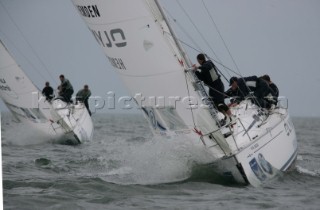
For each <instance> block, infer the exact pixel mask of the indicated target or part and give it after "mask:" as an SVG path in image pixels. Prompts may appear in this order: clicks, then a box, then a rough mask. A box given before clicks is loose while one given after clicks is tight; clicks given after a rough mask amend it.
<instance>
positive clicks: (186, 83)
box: [73, 0, 297, 186]
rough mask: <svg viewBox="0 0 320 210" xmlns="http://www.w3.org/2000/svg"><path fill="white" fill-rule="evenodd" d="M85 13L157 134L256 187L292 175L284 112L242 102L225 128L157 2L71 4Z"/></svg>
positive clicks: (78, 0) (290, 135) (86, 0)
mask: <svg viewBox="0 0 320 210" xmlns="http://www.w3.org/2000/svg"><path fill="white" fill-rule="evenodd" d="M73 3H74V5H75V7H76V8H77V10H78V11H79V13H80V15H81V16H82V18H83V19H84V21H85V22H86V24H87V26H88V27H89V29H90V31H91V32H92V33H93V35H94V37H95V39H96V40H97V42H98V43H99V45H100V46H101V47H102V48H103V50H104V52H105V54H106V56H107V58H108V60H109V61H110V63H111V64H112V65H113V67H114V68H115V69H116V70H117V72H118V74H119V75H120V77H121V79H122V80H123V82H124V84H125V85H126V86H127V87H128V90H129V91H130V93H131V96H132V97H134V99H135V100H136V102H137V104H138V105H139V106H140V107H141V108H142V110H143V111H144V113H145V116H146V117H147V118H148V119H149V122H150V125H151V128H152V130H153V132H154V134H155V135H161V136H163V137H164V138H171V137H172V136H182V137H183V138H185V139H186V140H189V141H193V142H194V145H195V146H200V147H205V148H206V149H207V151H208V152H209V153H210V154H211V155H212V163H213V164H216V165H218V167H217V168H216V170H218V171H219V172H221V173H222V174H225V175H228V176H230V177H232V178H233V179H235V180H236V181H238V182H240V183H247V184H251V185H254V186H258V185H260V184H261V183H264V182H266V181H268V180H270V179H272V178H273V177H275V175H276V174H278V172H279V171H286V170H287V169H288V168H289V167H290V166H291V165H292V164H293V163H294V160H295V159H296V156H297V140H296V135H295V131H294V127H293V124H292V122H291V120H290V117H289V113H288V110H287V108H286V107H283V106H281V103H279V105H278V106H277V107H276V108H275V109H273V110H265V109H262V108H260V107H259V106H257V105H255V104H253V103H251V100H249V99H248V100H244V101H242V102H241V103H240V104H238V105H237V106H234V107H232V113H233V115H235V116H236V124H235V125H233V126H231V125H230V124H227V125H220V123H219V121H220V119H221V117H220V115H221V114H220V113H219V112H218V111H217V110H216V109H215V108H214V107H213V105H212V104H210V102H209V101H208V95H207V93H206V90H205V88H204V87H203V85H202V83H201V82H200V81H199V80H198V79H197V77H196V76H195V75H194V73H193V72H192V71H189V69H190V68H191V66H192V63H191V62H190V60H189V58H188V57H187V55H186V53H185V52H184V50H183V48H182V46H181V44H180V42H179V40H178V39H177V38H176V36H175V34H174V32H173V30H172V28H171V26H170V24H169V22H168V20H167V19H166V16H165V14H164V12H163V9H162V7H161V5H160V3H159V2H158V1H156V0H108V1H98V0H73Z"/></svg>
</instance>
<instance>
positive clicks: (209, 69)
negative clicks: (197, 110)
mask: <svg viewBox="0 0 320 210" xmlns="http://www.w3.org/2000/svg"><path fill="white" fill-rule="evenodd" d="M197 60H198V63H199V64H200V66H198V67H195V70H196V71H195V74H196V75H197V77H198V78H199V79H200V80H201V81H203V82H204V83H205V84H206V85H207V86H208V87H209V96H210V98H211V100H212V101H213V102H214V104H215V106H216V107H217V109H218V110H219V111H220V112H222V113H223V114H225V115H228V116H229V117H231V111H230V110H229V107H228V106H227V105H226V104H225V103H224V99H225V94H224V85H223V83H222V81H221V79H220V75H219V73H218V71H217V67H216V66H215V65H214V64H213V62H212V61H210V60H206V58H205V56H204V54H199V55H198V56H197ZM197 69H199V70H200V71H197Z"/></svg>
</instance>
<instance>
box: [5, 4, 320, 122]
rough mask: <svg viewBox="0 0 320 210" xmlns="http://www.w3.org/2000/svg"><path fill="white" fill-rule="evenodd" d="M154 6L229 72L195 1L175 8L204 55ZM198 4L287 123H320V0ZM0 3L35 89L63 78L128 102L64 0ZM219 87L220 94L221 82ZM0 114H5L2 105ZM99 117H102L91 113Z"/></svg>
mask: <svg viewBox="0 0 320 210" xmlns="http://www.w3.org/2000/svg"><path fill="white" fill-rule="evenodd" d="M160 2H161V3H163V6H164V7H165V10H166V11H168V12H169V14H170V15H172V16H174V18H176V19H177V21H178V23H179V24H181V25H183V28H184V29H185V30H187V31H188V35H190V36H192V37H194V40H196V41H197V42H199V46H200V47H201V49H202V50H204V51H206V52H207V53H208V54H209V55H211V56H213V55H212V54H213V53H212V51H211V49H213V50H214V52H215V53H216V54H217V55H218V58H219V59H220V60H221V61H222V62H223V63H224V64H225V65H226V66H228V67H230V68H232V69H236V67H235V65H234V63H233V62H232V60H231V59H230V56H229V55H228V53H227V51H226V49H225V48H224V46H223V42H222V40H221V39H220V38H219V35H218V33H217V31H216V29H215V28H214V26H213V23H212V22H211V20H210V17H209V16H208V15H207V14H206V10H205V9H204V8H203V5H202V1H200V0H180V1H179V2H180V5H182V6H183V9H185V11H187V12H188V13H189V16H190V18H191V19H192V20H193V21H194V23H195V24H196V25H197V27H198V28H199V30H201V31H202V35H203V36H204V37H205V38H206V40H207V41H208V42H209V44H210V47H211V49H210V48H208V46H207V43H206V42H205V41H203V40H202V37H201V36H200V35H199V34H198V32H197V31H196V30H195V28H194V26H193V25H192V23H190V21H189V19H188V17H187V16H186V15H185V14H184V12H183V10H182V9H181V7H180V6H179V4H177V1H172V0H162V1H160ZM204 2H205V3H206V5H207V8H208V9H209V10H210V12H211V14H212V17H213V19H214V21H215V23H216V24H217V26H218V28H219V32H220V33H221V35H222V36H223V39H224V41H225V43H226V44H227V45H228V48H229V50H230V52H231V54H232V56H233V58H234V60H235V61H236V64H237V66H238V68H239V70H240V72H241V74H242V75H243V76H250V75H257V76H260V75H263V74H266V73H267V74H269V75H270V76H271V79H272V80H273V81H274V82H275V83H276V84H277V85H278V87H279V89H280V95H283V96H286V97H287V98H288V99H289V109H290V113H291V115H292V116H315V117H320V109H317V107H318V104H320V99H319V93H318V89H319V88H320V83H319V82H318V81H319V80H320V71H319V68H320V39H319V37H320V21H319V20H320V12H319V11H320V1H318V0H281V1H279V0H260V1H256V0H224V1H222V0H205V1H204ZM0 3H1V4H0V38H1V39H2V40H3V41H4V43H5V44H6V46H7V47H8V48H9V50H10V51H11V52H12V53H13V55H14V57H15V59H16V60H17V62H18V63H19V64H20V65H21V67H22V68H23V69H24V70H25V72H26V73H27V74H28V76H29V77H30V79H31V80H32V81H34V83H35V84H36V85H37V86H38V87H40V88H42V87H43V85H44V82H45V81H47V80H48V81H50V82H51V84H52V86H53V87H56V86H57V85H58V76H59V75H60V74H65V76H66V77H67V78H68V79H70V81H71V82H72V84H73V86H74V88H75V90H76V91H77V90H78V89H80V88H81V87H82V86H83V85H84V84H85V83H87V84H88V85H89V86H90V88H91V90H92V93H93V95H95V96H100V97H101V98H107V97H108V92H109V91H113V92H114V93H115V94H116V97H120V96H124V95H127V91H126V90H125V87H124V84H122V82H121V81H120V79H119V77H118V76H117V74H116V73H115V71H114V70H113V69H112V67H111V66H110V64H109V63H108V61H107V59H106V58H105V55H104V54H103V52H102V49H100V48H99V46H98V44H97V43H96V41H95V39H94V38H93V36H92V34H90V32H89V30H88V28H87V27H86V25H85V24H84V22H83V21H82V19H81V17H80V16H79V15H78V13H77V11H76V10H75V8H74V7H73V5H72V3H71V1H66V0H28V1H25V0H0ZM182 3H183V4H182ZM173 26H174V28H175V29H176V31H177V32H178V34H179V35H181V38H182V39H183V40H185V41H187V42H188V43H190V44H192V45H193V43H192V41H191V40H189V39H188V37H187V36H186V35H185V34H183V33H181V31H180V29H179V25H176V24H173ZM186 50H187V51H188V52H189V55H190V57H191V59H192V61H193V62H196V60H195V55H196V54H197V52H196V51H194V50H192V49H190V48H188V47H186ZM213 57H214V58H215V59H216V57H215V56H213ZM222 70H223V69H222ZM225 74H226V76H228V77H229V76H231V75H232V74H231V73H230V75H229V74H228V73H225ZM224 82H225V85H226V88H227V82H226V81H224ZM0 108H1V110H6V109H5V108H4V105H3V103H1V104H0ZM102 111H108V110H106V109H103V110H99V111H98V112H102ZM109 111H110V110H109ZM118 111H119V110H118ZM120 111H121V110H120Z"/></svg>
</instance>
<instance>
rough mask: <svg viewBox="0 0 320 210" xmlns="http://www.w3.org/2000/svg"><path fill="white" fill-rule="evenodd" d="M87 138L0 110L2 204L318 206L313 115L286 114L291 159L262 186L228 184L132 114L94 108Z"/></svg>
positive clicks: (199, 155) (196, 155)
mask: <svg viewBox="0 0 320 210" xmlns="http://www.w3.org/2000/svg"><path fill="white" fill-rule="evenodd" d="M93 121H94V127H95V133H94V137H93V140H92V141H90V142H85V143H84V144H82V145H76V146H70V145H61V144H57V143H54V142H52V141H51V140H48V139H41V138H39V136H37V134H36V133H33V132H30V131H29V130H26V129H25V128H24V127H23V126H22V125H19V124H17V123H15V122H13V121H12V117H11V115H10V114H9V113H2V120H1V122H2V124H1V135H2V161H3V162H2V167H3V168H2V170H3V177H2V178H3V205H4V209H32V210H34V209H68V210H72V209H93V210H97V209H121V210H123V209H177V210H178V209H181V210H185V209H192V210H193V209H197V210H198V209H199V210H200V209H237V210H239V209H287V208H290V209H320V151H319V150H320V141H319V137H320V118H293V123H294V126H295V129H296V133H297V137H298V143H299V153H298V158H297V161H296V167H295V168H294V169H293V170H292V171H290V172H287V173H284V174H281V175H280V176H279V177H278V178H277V179H275V180H273V181H272V182H271V183H268V184H267V185H266V186H261V187H258V188H255V187H252V186H243V185H237V184H230V183H226V182H224V181H222V180H220V179H219V178H218V177H216V176H215V175H214V174H212V172H211V171H210V170H209V169H207V168H197V167H195V165H197V164H201V163H204V162H206V161H207V158H209V157H207V154H205V152H204V151H202V150H200V149H196V148H194V147H192V145H190V144H188V143H187V142H185V141H184V140H183V139H175V140H174V141H173V140H172V139H171V140H170V139H157V138H154V137H153V136H152V134H151V133H150V130H149V127H148V124H147V122H146V121H145V119H144V118H143V117H142V116H141V115H138V114H129V115H122V114H95V115H94V116H93Z"/></svg>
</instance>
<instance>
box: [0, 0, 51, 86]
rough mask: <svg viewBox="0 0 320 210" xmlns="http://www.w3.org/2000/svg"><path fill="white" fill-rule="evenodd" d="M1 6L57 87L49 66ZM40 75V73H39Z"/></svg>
mask: <svg viewBox="0 0 320 210" xmlns="http://www.w3.org/2000/svg"><path fill="white" fill-rule="evenodd" d="M0 4H1V6H2V7H3V8H4V10H5V11H6V13H7V15H8V17H9V19H10V20H11V21H12V23H13V24H14V25H15V27H16V28H17V29H18V31H19V32H20V34H21V35H22V38H23V39H24V40H25V42H26V43H27V44H28V46H29V47H30V48H31V50H32V52H33V53H34V54H35V56H36V57H37V58H38V60H39V61H40V63H41V64H42V65H43V67H44V69H45V70H46V71H47V72H48V74H49V76H50V77H51V79H53V81H54V83H55V84H56V85H57V83H56V80H55V79H54V77H53V76H52V75H51V73H50V71H49V70H48V68H47V66H46V65H45V64H44V63H43V61H42V60H41V59H40V57H39V56H38V54H37V53H36V51H35V50H34V48H33V47H32V46H31V44H30V42H29V41H28V40H27V39H26V38H25V36H24V34H23V33H22V31H21V30H20V28H19V26H18V25H17V24H16V22H15V21H14V19H13V18H12V16H11V15H10V13H9V12H8V10H7V8H6V7H5V6H4V4H3V3H2V2H1V1H0ZM37 72H38V70H37ZM38 73H39V72H38Z"/></svg>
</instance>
